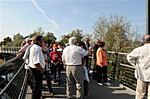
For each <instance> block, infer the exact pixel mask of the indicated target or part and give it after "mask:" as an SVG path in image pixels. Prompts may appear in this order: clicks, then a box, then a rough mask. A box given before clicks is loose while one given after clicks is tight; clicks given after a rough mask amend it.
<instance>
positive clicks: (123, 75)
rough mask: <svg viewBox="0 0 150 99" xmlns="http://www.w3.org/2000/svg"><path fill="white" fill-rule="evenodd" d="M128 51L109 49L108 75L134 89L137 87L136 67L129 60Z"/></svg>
mask: <svg viewBox="0 0 150 99" xmlns="http://www.w3.org/2000/svg"><path fill="white" fill-rule="evenodd" d="M127 54H128V53H120V52H111V51H108V60H109V67H108V75H109V77H110V78H111V79H112V80H114V81H117V82H119V83H121V84H123V85H125V86H127V87H129V88H131V89H133V90H135V88H136V79H135V76H134V70H135V68H134V67H133V66H132V65H130V64H129V63H128V61H127V58H126V56H127Z"/></svg>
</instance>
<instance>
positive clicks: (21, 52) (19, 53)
mask: <svg viewBox="0 0 150 99" xmlns="http://www.w3.org/2000/svg"><path fill="white" fill-rule="evenodd" d="M31 42H32V39H31V38H26V39H25V45H23V46H22V47H21V48H20V49H19V51H18V52H17V57H20V56H21V55H23V54H24V53H25V51H26V49H27V48H28V47H29V46H30V45H31Z"/></svg>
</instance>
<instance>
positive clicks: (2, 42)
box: [0, 37, 12, 46]
mask: <svg viewBox="0 0 150 99" xmlns="http://www.w3.org/2000/svg"><path fill="white" fill-rule="evenodd" d="M9 42H12V39H11V38H10V37H6V38H4V40H3V41H1V42H0V45H4V46H5V45H7V43H9Z"/></svg>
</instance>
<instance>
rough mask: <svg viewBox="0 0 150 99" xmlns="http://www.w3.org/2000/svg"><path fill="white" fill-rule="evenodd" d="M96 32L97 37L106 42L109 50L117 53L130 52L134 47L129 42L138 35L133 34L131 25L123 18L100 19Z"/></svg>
mask: <svg viewBox="0 0 150 99" xmlns="http://www.w3.org/2000/svg"><path fill="white" fill-rule="evenodd" d="M94 30H95V31H94V35H95V37H96V36H97V38H98V39H101V40H103V41H105V43H106V48H107V50H111V51H117V52H126V51H127V50H129V48H130V47H131V46H132V45H131V42H130V43H129V41H131V39H133V37H135V34H137V33H135V32H134V34H133V32H132V28H131V24H130V23H129V22H128V20H127V19H126V18H125V17H123V16H111V17H110V18H109V19H106V18H105V17H100V19H99V21H98V23H97V24H96V26H95V28H94ZM131 35H132V36H131ZM132 43H133V42H132Z"/></svg>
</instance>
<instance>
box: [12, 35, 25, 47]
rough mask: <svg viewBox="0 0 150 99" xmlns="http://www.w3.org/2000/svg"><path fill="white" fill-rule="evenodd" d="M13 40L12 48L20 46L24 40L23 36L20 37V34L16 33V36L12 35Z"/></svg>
mask: <svg viewBox="0 0 150 99" xmlns="http://www.w3.org/2000/svg"><path fill="white" fill-rule="evenodd" d="M13 40H14V42H13V43H14V46H21V43H22V41H23V40H24V37H23V35H20V33H17V34H16V35H14V37H13Z"/></svg>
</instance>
